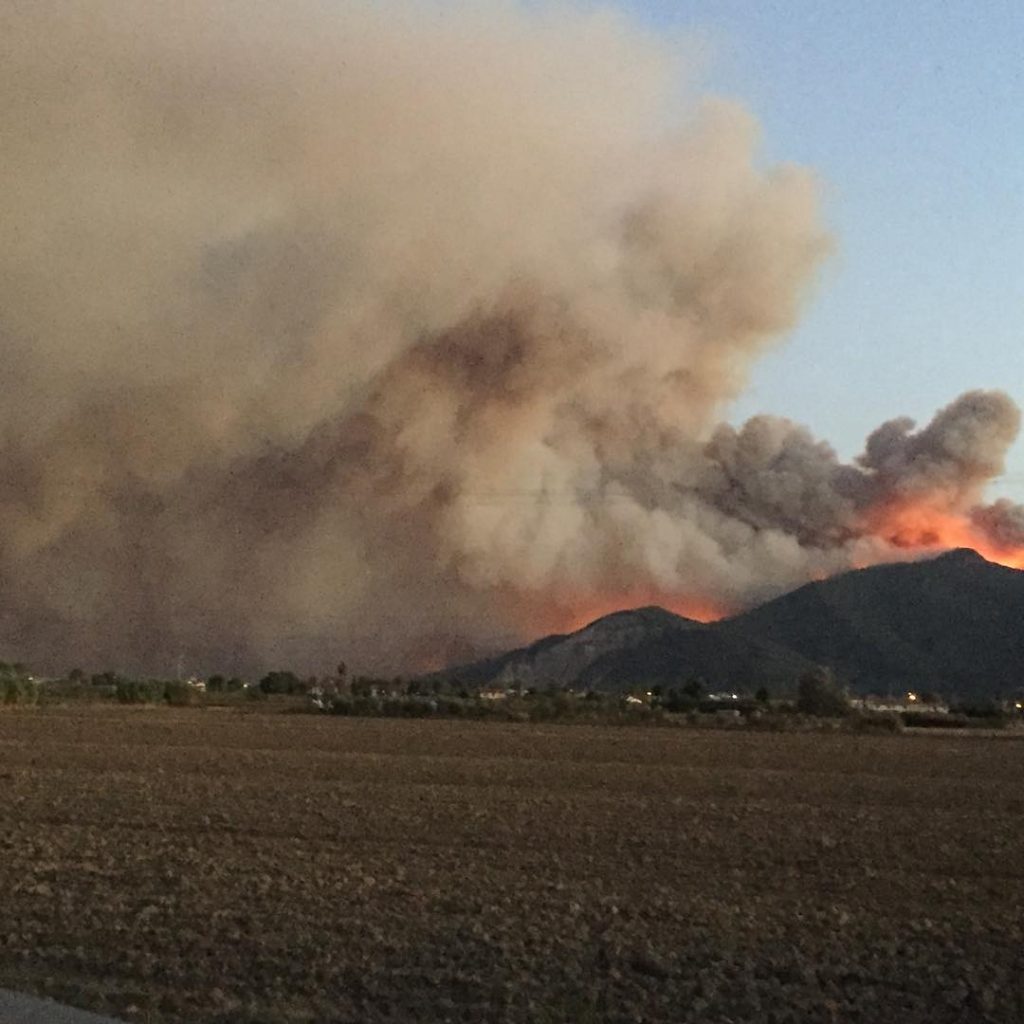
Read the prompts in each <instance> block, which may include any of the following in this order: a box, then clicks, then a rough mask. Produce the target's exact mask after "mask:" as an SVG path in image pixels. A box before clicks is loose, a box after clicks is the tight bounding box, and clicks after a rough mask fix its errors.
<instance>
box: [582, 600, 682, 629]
mask: <svg viewBox="0 0 1024 1024" xmlns="http://www.w3.org/2000/svg"><path fill="white" fill-rule="evenodd" d="M641 625H642V626H647V627H649V628H651V627H658V626H662V627H665V626H669V627H680V626H686V627H689V626H699V625H702V623H699V622H697V621H696V620H694V619H687V618H684V617H683V616H682V615H676V613H675V612H670V611H668V609H666V608H662V607H661V606H660V605H657V604H648V605H644V606H643V607H642V608H624V609H622V610H621V611H617V612H609V613H608V614H607V615H602V616H600V617H599V618H596V619H594V620H593V621H592V622H588V623H587V624H586V625H585V626H583V627H581V628H580V629H578V630H577V632H578V633H583V632H586V631H587V630H590V629H603V628H615V629H620V628H623V627H631V626H641Z"/></svg>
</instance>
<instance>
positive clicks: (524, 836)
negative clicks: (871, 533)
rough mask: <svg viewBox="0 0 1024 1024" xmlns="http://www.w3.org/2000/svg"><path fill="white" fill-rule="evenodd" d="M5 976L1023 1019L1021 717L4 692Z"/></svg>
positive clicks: (403, 1009)
mask: <svg viewBox="0 0 1024 1024" xmlns="http://www.w3.org/2000/svg"><path fill="white" fill-rule="evenodd" d="M0 786H2V790H0V794H2V796H0V987H7V988H13V989H19V990H21V991H25V992H32V993H35V994H44V995H50V996H54V997H56V998H59V999H62V1000H64V1001H66V1002H70V1003H74V1004H75V1005H78V1006H82V1007H85V1008H88V1009H92V1010H95V1011H98V1012H105V1013H109V1014H111V1015H113V1016H118V1017H121V1018H124V1019H125V1020H129V1021H152V1022H160V1024H165V1022H181V1024H186V1022H187V1024H204V1022H225V1024H226V1022H261V1024H279V1022H292V1024H295V1022H309V1021H323V1022H328V1021H338V1022H342V1021H344V1022H368V1024H373V1022H380V1021H394V1022H399V1021H402V1022H404V1021H410V1022H419V1021H467V1022H468V1021H472V1022H487V1021H495V1022H499V1021H508V1022H560V1024H561V1022H577V1021H579V1022H595V1021H614V1022H627V1021H628V1022H640V1021H648V1022H654V1021H658V1022H673V1024H674V1022H681V1021H695V1022H701V1024H704V1022H722V1024H724V1022H771V1021H794V1022H796V1021H799V1022H805V1021H807V1022H816V1021H820V1022H829V1024H833V1022H839V1021H844V1022H845V1021H860V1022H864V1024H886V1022H893V1024H897V1022H898V1024H912V1022H922V1024H923V1022H927V1024H944V1022H949V1024H953V1022H972V1021H979V1022H981V1021H994V1022H1006V1024H1020V1022H1021V1021H1024V912H1022V907H1024V827H1022V817H1021V816H1022V811H1024V742H1021V741H1019V740H1015V739H1012V738H979V737H973V736H962V737H938V736H922V737H918V736H884V737H883V736H878V737H862V736H853V735H778V734H776V735H769V734H749V733H742V732H705V731H696V730H686V729H680V730H670V729H625V728H613V727H609V728H593V727H584V726H537V725H518V724H512V725H503V724H490V723H458V722H406V721H390V720H353V719H341V718H320V717H313V716H307V715H298V714H295V715H288V714H268V713H242V712H240V711H234V710H227V711H225V710H213V709H199V710H196V709H185V710H167V709H158V710H139V711H136V710H127V709H119V708H111V707H87V708H82V709H81V710H69V709H61V710H52V711H51V710H39V711H12V712H7V713H3V714H0Z"/></svg>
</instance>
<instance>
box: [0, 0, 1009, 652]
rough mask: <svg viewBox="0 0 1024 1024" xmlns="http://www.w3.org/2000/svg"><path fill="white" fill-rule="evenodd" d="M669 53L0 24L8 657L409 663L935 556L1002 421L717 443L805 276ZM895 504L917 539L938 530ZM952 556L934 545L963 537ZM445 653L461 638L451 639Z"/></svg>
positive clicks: (1004, 433) (500, 11) (652, 44)
mask: <svg viewBox="0 0 1024 1024" xmlns="http://www.w3.org/2000/svg"><path fill="white" fill-rule="evenodd" d="M673 53H674V51H673V50H672V49H671V48H670V47H669V46H668V44H667V43H665V42H663V41H659V40H657V39H654V38H651V37H648V36H646V35H644V34H643V33H642V32H640V31H639V30H637V29H635V28H634V27H631V26H630V25H629V24H628V23H627V22H626V21H624V20H623V19H621V18H619V17H616V16H614V15H611V14H608V13H588V12H585V11H581V10H579V9H569V8H556V7H551V8H546V9H538V8H537V7H536V5H532V6H531V8H530V9H529V10H526V9H523V8H519V7H517V6H515V5H513V4H511V3H508V4H505V3H500V2H493V3H469V2H468V0H467V2H466V3H463V4H456V3H427V2H425V0H424V2H422V3H415V2H398V0H361V2H360V0H352V2H347V3H338V4H331V5H328V4H323V3H320V2H317V0H291V2H289V3H277V2H273V3H272V2H269V0H244V2H243V0H228V2H224V3H219V4H216V5H209V4H206V3H200V2H198V0H185V2H182V3H177V4H161V3H156V2H155V0H154V2H150V0H140V2H129V0H106V2H104V0H100V2H96V0H88V2H85V0H34V2H33V3H31V4H20V5H9V6H8V9H7V10H6V11H5V12H3V13H2V14H0V91H2V94H3V96H4V97H5V102H4V104H3V105H2V106H0V140H2V148H3V160H2V162H0V222H2V223H3V224H4V226H5V230H4V247H3V249H2V251H0V355H2V359H3V370H4V372H3V381H4V390H3V398H4V401H3V403H2V405H0V432H2V433H0V574H2V581H3V594H2V597H0V645H2V648H3V650H4V652H5V653H6V655H7V656H8V657H20V658H23V659H26V660H31V661H32V662H33V663H35V664H37V665H39V666H41V667H48V668H60V669H66V668H68V667H70V664H71V663H73V662H76V661H77V662H82V663H84V664H86V665H93V666H98V665H111V666H114V667H121V668H126V669H127V668H145V669H148V670H151V671H163V670H166V669H167V668H168V667H169V666H170V665H173V664H174V663H176V662H177V660H178V659H179V657H180V656H181V655H184V656H185V657H186V659H187V663H188V665H189V667H190V668H200V669H201V668H211V669H212V668H213V667H220V668H234V669H237V668H243V669H244V668H253V667H257V666H261V665H269V664H272V663H290V664H293V665H295V666H296V667H302V668H309V669H316V668H319V667H324V666H329V665H331V664H333V663H334V661H335V660H337V658H338V657H347V658H351V659H354V660H355V661H356V663H358V664H359V665H360V666H362V667H367V668H369V667H375V668H390V669H397V668H409V667H412V666H414V665H420V664H426V663H428V662H429V661H431V660H432V659H439V658H443V657H445V656H448V655H450V654H451V653H452V644H453V643H454V642H455V641H458V640H462V641H464V642H465V643H466V644H467V645H470V646H471V645H487V644H489V643H491V642H495V641H497V640H504V639H509V638H511V637H512V636H514V635H516V634H523V633H528V632H533V631H536V630H538V629H540V628H546V627H549V626H556V625H558V624H559V622H558V621H554V620H555V619H557V618H558V616H562V618H563V619H564V617H565V616H566V615H571V614H573V613H574V612H576V611H579V610H580V609H582V608H583V607H584V606H587V605H588V604H589V603H593V602H595V601H597V602H600V601H601V600H604V601H612V600H614V599H616V598H618V597H619V596H620V595H624V596H625V597H626V598H627V599H628V598H629V597H630V596H635V595H638V594H650V595H661V596H663V597H664V598H665V599H670V600H672V601H675V603H676V604H677V606H687V607H693V608H697V607H707V608H709V609H712V610H715V609H717V610H726V609H729V608H734V607H739V606H742V605H743V604H744V603H746V602H749V601H751V600H753V599H756V598H759V597H762V596H765V595H767V594H769V593H772V592H776V591H778V590H780V589H782V588H785V587H787V586H791V585H793V584H796V583H800V582H802V581H804V580H806V579H808V578H810V577H813V576H817V575H822V574H826V573H830V572H834V571H837V570H839V569H843V568H847V567H849V566H851V565H856V564H864V563H867V562H872V561H879V560H883V559H888V558H892V557H900V556H901V552H904V551H912V550H917V549H920V548H922V547H928V546H930V545H931V546H934V545H941V544H942V543H945V542H946V540H947V539H948V538H949V536H950V533H949V531H948V525H949V523H950V522H954V523H955V524H957V526H958V529H962V530H963V531H965V532H966V533H968V534H970V535H971V536H972V537H980V538H985V539H986V542H988V543H990V545H991V546H992V547H993V548H994V549H1000V550H1002V549H1006V550H1010V549H1013V548H1015V547H1019V546H1020V544H1021V543H1022V540H1024V537H1022V533H1024V512H1022V510H1021V509H1020V508H1018V507H1015V506H1012V505H1009V504H1008V503H1005V502H997V503H996V504H995V505H992V506H989V507H983V508H982V507H978V502H979V500H980V496H981V491H982V488H983V486H984V484H985V482H986V481H987V480H988V479H989V478H990V477H991V476H992V475H994V474H996V473H998V472H999V469H1000V466H1001V464H1002V458H1003V453H1004V452H1005V450H1006V448H1007V446H1008V445H1009V444H1010V443H1011V442H1012V440H1013V438H1014V436H1015V434H1016V430H1017V426H1018V414H1017V410H1016V408H1015V406H1014V405H1013V403H1012V402H1011V401H1010V400H1009V399H1008V398H1006V397H1005V396H1003V395H1001V394H997V393H972V394H969V395H966V396H964V397H962V398H961V399H958V400H957V401H956V402H954V403H953V404H952V405H951V406H949V407H948V408H947V409H945V410H944V411H943V412H941V413H940V414H939V415H938V416H937V417H936V419H935V420H934V421H933V422H932V423H931V424H930V425H928V426H927V427H925V428H924V429H922V430H920V431H918V432H915V431H914V429H913V427H912V424H910V423H909V422H907V421H905V420H895V421H893V422H892V423H889V424H886V425H885V426H883V427H881V428H880V429H879V430H878V431H876V432H875V433H874V434H873V435H872V436H871V438H869V440H868V443H867V448H866V451H865V454H864V456H863V457H862V459H861V460H860V462H859V463H858V464H857V465H854V466H846V465H842V464H840V463H839V462H838V461H837V459H836V457H835V455H834V454H833V452H832V451H831V449H830V448H829V447H828V446H827V445H824V444H822V443H820V442H816V441H815V440H814V439H813V438H812V437H811V436H810V435H809V434H808V433H807V432H806V431H805V430H803V429H802V428H799V427H797V426H794V425H793V424H791V423H788V422H786V421H783V420H778V419H772V418H768V417H758V418H755V419H754V420H751V421H750V422H749V423H747V424H746V425H745V426H744V427H742V428H741V429H740V430H734V429H732V428H730V427H717V428H716V427H715V424H716V422H717V421H718V419H719V418H720V416H721V413H722V410H723V408H724V407H725V406H726V404H727V403H728V402H729V401H730V400H731V399H732V398H733V397H735V395H736V394H737V393H738V392H739V391H740V390H741V389H742V388H743V386H744V381H745V373H746V370H747V367H748V366H749V365H750V363H751V361H752V360H753V359H754V358H755V357H756V356H757V355H758V354H759V353H760V352H761V351H763V350H764V348H765V347H766V346H767V345H769V344H771V342H772V341H773V339H775V338H777V337H778V336H779V335H780V334H781V333H783V332H785V330H786V329H787V328H789V327H790V326H791V325H792V323H793V322H794V318H795V316H796V313H797V309H798V306H799V302H800V299H801V296H802V295H803V293H804V291H805V289H806V288H807V286H808V284H809V282H810V281H811V279H812V278H813V274H814V271H815V269H816V267H817V266H818V265H819V263H820V261H821V260H822V258H823V257H824V255H825V254H826V253H827V251H828V249H829V242H828V239H827V236H826V234H825V233H824V232H823V230H822V227H821V225H820V222H819V216H818V212H817V200H816V187H815V183H814V180H813V179H812V177H811V176H810V175H809V174H808V173H806V172H805V171H802V170H800V169H798V168H794V167H788V166H786V167H778V168H774V169H770V170H762V169H760V168H759V167H758V166H757V165H756V163H755V162H754V150H755V145H756V130H755V126H754V125H753V123H752V121H751V119H750V117H749V116H748V115H747V114H745V113H744V112H743V111H742V110H741V109H739V108H738V107H736V106H735V105H733V104H730V103H725V102H720V101H715V102H701V103H698V102H691V101H690V100H687V99H685V98H683V97H682V95H681V94H682V89H681V82H682V81H683V80H684V79H685V75H684V72H685V70H686V69H685V67H682V66H680V62H679V58H678V57H677V56H674V55H673ZM922 510H923V511H922ZM957 536H959V535H957ZM467 649H468V648H467Z"/></svg>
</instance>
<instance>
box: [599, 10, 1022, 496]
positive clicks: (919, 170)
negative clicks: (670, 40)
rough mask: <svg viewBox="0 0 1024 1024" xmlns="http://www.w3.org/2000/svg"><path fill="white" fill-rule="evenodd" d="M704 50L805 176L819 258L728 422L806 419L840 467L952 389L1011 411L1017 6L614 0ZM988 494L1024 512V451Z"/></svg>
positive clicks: (708, 72)
mask: <svg viewBox="0 0 1024 1024" xmlns="http://www.w3.org/2000/svg"><path fill="white" fill-rule="evenodd" d="M618 5H619V6H623V7H625V8H627V9H631V10H633V11H635V12H636V13H637V14H638V15H639V16H640V17H641V18H643V19H644V20H645V21H648V22H649V23H653V24H655V25H656V26H658V27H659V28H662V27H665V28H681V29H688V30H689V29H696V30H698V31H699V32H700V34H701V35H702V37H703V38H704V39H705V40H706V42H707V47H706V52H707V54H708V63H707V67H706V69H705V73H704V79H703V82H704V84H705V85H706V86H707V87H709V88H710V89H711V90H714V91H718V92H723V93H726V94H730V95H735V96H736V97H738V98H740V99H742V100H743V102H744V103H745V104H746V105H748V106H749V107H750V108H751V109H752V110H753V111H754V112H755V113H756V114H757V116H758V117H759V119H760V121H761V123H762V125H763V128H764V143H763V145H764V150H763V152H764V156H765V158H766V160H772V161H775V160H780V159H782V160H794V161H798V162H801V163H805V164H808V165H810V166H812V167H814V168H815V169H817V171H818V172H819V173H820V175H821V177H822V178H823V180H824V182H825V185H826V211H827V217H828V220H829V223H830V225H831V227H832V228H833V230H834V232H835V234H836V238H837V243H838V244H837V250H836V254H835V256H834V257H833V258H832V260H831V262H830V264H829V265H828V267H827V269H826V271H825V273H824V274H823V276H822V278H821V282H820V285H819V287H818V289H817V292H816V294H815V296H814V298H813V300H812V302H811V304H810V305H809V307H808V310H807V313H806V315H805V316H804V317H803V320H802V322H801V326H800V328H799V329H798V330H797V332H796V334H795V335H794V336H793V337H792V339H791V340H790V341H789V342H788V344H787V345H786V346H785V347H783V348H780V350H779V351H778V353H777V354H775V355H773V356H770V357H768V358H767V359H766V360H765V361H764V362H763V363H761V365H760V366H759V367H758V368H757V370H756V371H755V375H754V381H753V387H752V388H751V390H750V392H749V393H748V394H747V396H746V397H745V398H744V399H743V400H742V401H741V403H740V404H739V405H738V406H737V407H736V409H735V413H734V418H737V419H738V418H742V417H745V416H747V415H749V414H751V413H754V412H758V411H770V412H775V413H778V414H781V415H786V416H790V417H792V418H794V419H797V420H800V421H802V422H805V423H807V424H808V425H809V426H810V427H811V428H812V429H813V430H814V431H815V433H817V434H819V435H820V436H823V437H825V438H828V439H829V440H830V441H831V442H832V443H833V444H834V445H835V446H836V447H837V448H838V449H839V450H840V452H841V453H842V454H843V455H846V456H849V455H853V454H856V452H857V451H858V450H859V445H860V443H861V442H862V440H863V438H864V437H865V435H866V434H867V433H868V432H869V431H870V430H871V429H872V428H873V427H874V426H875V425H877V424H878V423H879V422H881V421H882V420H884V419H886V418H888V417H890V416H894V415H897V414H901V413H906V414H908V415H911V416H914V417H915V418H917V419H919V420H924V419H927V418H928V417H929V416H930V415H931V414H932V412H933V411H934V410H935V409H936V408H938V407H940V406H942V405H944V404H945V403H946V402H948V401H949V400H950V399H952V398H953V397H954V396H956V395H957V394H959V393H960V392H961V391H962V390H964V389H965V388H973V387H1002V388H1004V389H1006V390H1007V391H1009V393H1010V394H1011V395H1012V396H1013V397H1014V398H1015V399H1016V401H1017V402H1018V404H1024V60H1022V57H1021V54H1022V53H1024V4H1021V3H1020V2H1019V0H974V2H968V0H953V2H948V0H946V2H944V0H899V2H897V3H892V2H891V0H856V2H852V0H850V2H843V3H840V2H836V0H824V2H822V0H784V2H775V3H773V2H760V0H719V2H710V0H618ZM992 492H993V493H1000V494H1005V495H1007V496H1009V497H1012V498H1014V499H1015V500H1018V501H1020V500H1024V442H1021V441H1018V443H1017V445H1016V447H1015V448H1014V450H1013V453H1012V456H1011V462H1010V465H1009V466H1008V469H1007V475H1006V477H1005V478H1004V479H1003V480H1002V481H1000V482H999V483H997V484H996V485H995V486H994V487H993V488H992Z"/></svg>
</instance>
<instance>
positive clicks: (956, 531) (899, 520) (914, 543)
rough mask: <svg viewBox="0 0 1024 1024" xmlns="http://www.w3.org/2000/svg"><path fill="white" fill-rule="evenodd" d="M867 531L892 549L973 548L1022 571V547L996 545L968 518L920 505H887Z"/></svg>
mask: <svg viewBox="0 0 1024 1024" xmlns="http://www.w3.org/2000/svg"><path fill="white" fill-rule="evenodd" d="M869 526H870V530H871V532H872V533H874V534H875V535H876V536H878V537H881V538H882V539H883V540H887V541H888V542H889V543H890V544H894V545H895V546H896V547H900V548H907V549H910V550H922V551H933V550H940V551H947V550H950V549H952V548H973V549H974V550H975V551H977V552H978V554H979V555H981V557H982V558H985V559H987V560H988V561H990V562H996V563H998V564H999V565H1006V566H1009V567H1010V568H1011V569H1024V547H1018V548H1008V547H1004V546H1001V545H999V544H996V543H995V542H993V541H992V540H991V538H989V537H986V536H985V534H984V533H983V532H982V531H981V530H979V529H978V528H977V527H976V526H975V525H974V524H973V523H972V522H971V521H970V520H969V519H967V518H965V517H964V516H961V515H957V514H956V513H953V512H945V511H942V510H940V509H934V508H929V507H927V506H924V505H900V506H890V507H888V508H885V509H882V510H879V511H877V512H876V513H875V515H874V516H872V518H871V521H870V524H869Z"/></svg>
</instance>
